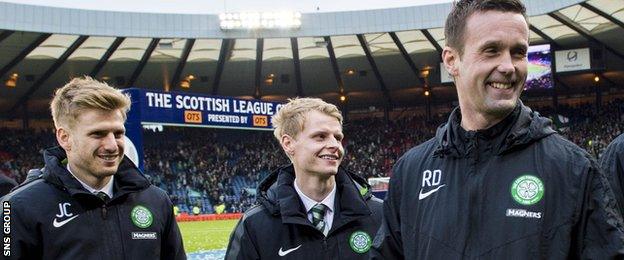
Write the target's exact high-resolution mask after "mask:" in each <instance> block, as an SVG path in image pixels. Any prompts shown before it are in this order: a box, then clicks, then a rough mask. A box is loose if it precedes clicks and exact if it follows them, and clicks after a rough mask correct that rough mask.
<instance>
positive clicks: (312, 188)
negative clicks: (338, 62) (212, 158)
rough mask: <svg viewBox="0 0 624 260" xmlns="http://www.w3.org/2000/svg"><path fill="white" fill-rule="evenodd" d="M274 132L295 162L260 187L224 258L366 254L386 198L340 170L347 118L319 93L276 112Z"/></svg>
mask: <svg viewBox="0 0 624 260" xmlns="http://www.w3.org/2000/svg"><path fill="white" fill-rule="evenodd" d="M273 126H274V127H275V130H274V135H275V137H276V138H277V140H278V141H279V143H280V144H281V147H282V149H283V150H284V152H285V153H286V155H287V156H288V158H289V159H290V161H291V162H292V164H291V165H288V166H285V167H282V168H280V169H278V170H277V171H275V172H273V173H272V174H270V175H269V176H267V177H266V178H265V179H264V180H263V181H262V182H261V183H260V185H259V187H258V201H259V205H258V206H256V207H253V208H251V209H249V210H248V211H247V212H245V214H244V215H243V218H242V219H241V220H240V221H239V223H238V225H237V226H236V229H235V230H234V232H233V233H232V236H231V238H230V244H229V245H228V249H227V253H226V259H278V258H280V259H281V258H284V259H298V260H302V259H368V250H369V249H370V246H371V244H372V236H374V234H375V232H376V231H377V229H378V227H379V223H380V222H381V210H382V208H381V200H379V199H377V198H375V197H373V196H372V194H371V191H370V189H369V185H368V184H367V183H366V181H365V180H364V179H362V178H361V177H359V176H356V175H354V174H352V173H350V172H348V171H347V170H346V169H344V168H342V167H340V163H341V162H342V159H343V157H344V148H343V146H342V140H343V138H344V135H343V133H342V115H341V114H340V111H339V110H338V108H336V106H334V105H331V104H328V103H325V102H324V101H322V100H321V99H318V98H298V99H294V100H291V101H290V102H289V103H288V104H286V105H285V106H283V107H282V108H281V109H280V110H279V111H278V112H277V114H276V115H275V116H273Z"/></svg>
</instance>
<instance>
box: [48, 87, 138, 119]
mask: <svg viewBox="0 0 624 260" xmlns="http://www.w3.org/2000/svg"><path fill="white" fill-rule="evenodd" d="M131 104H132V102H131V100H130V97H129V96H128V95H126V94H124V93H122V92H121V91H120V90H119V89H116V88H113V87H111V86H109V85H108V84H106V83H104V82H100V81H97V80H95V79H93V78H91V77H88V76H83V77H77V78H74V79H72V80H71V81H70V82H69V83H67V84H65V86H63V87H61V88H59V89H57V90H56V92H54V97H53V98H52V102H50V110H52V120H53V121H54V126H55V127H56V128H57V129H58V128H59V127H61V126H67V127H70V128H72V127H74V124H75V123H76V118H78V115H80V113H81V112H83V111H84V110H86V109H98V110H104V111H114V110H117V109H119V110H121V112H122V114H123V116H124V120H125V119H126V113H127V112H128V111H129V110H130V105H131Z"/></svg>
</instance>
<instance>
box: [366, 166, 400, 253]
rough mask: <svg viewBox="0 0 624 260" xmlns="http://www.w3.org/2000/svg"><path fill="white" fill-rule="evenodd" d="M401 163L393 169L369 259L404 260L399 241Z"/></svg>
mask: <svg viewBox="0 0 624 260" xmlns="http://www.w3.org/2000/svg"><path fill="white" fill-rule="evenodd" d="M400 165H401V162H399V163H397V165H396V166H395V167H394V169H393V175H392V178H390V186H389V187H388V193H387V194H386V199H385V200H384V203H383V218H382V220H381V226H380V227H379V231H377V235H376V236H375V239H374V241H373V246H372V247H371V250H370V251H369V252H370V257H371V259H404V255H403V245H402V240H401V218H400V212H399V209H400V202H401V181H400V179H401V176H400V170H399V168H400Z"/></svg>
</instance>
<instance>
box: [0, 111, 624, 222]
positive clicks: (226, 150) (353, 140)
mask: <svg viewBox="0 0 624 260" xmlns="http://www.w3.org/2000/svg"><path fill="white" fill-rule="evenodd" d="M536 110H537V111H540V113H541V114H543V115H545V116H549V117H551V118H553V119H555V118H558V119H557V120H555V121H556V122H558V124H557V127H559V129H560V133H561V134H562V135H564V136H565V137H567V138H568V139H570V140H571V141H573V142H575V143H576V144H578V145H579V146H581V147H582V148H584V149H586V150H587V151H588V152H590V153H591V154H592V155H594V156H595V157H600V155H601V153H602V152H603V150H604V149H605V148H606V146H607V145H608V144H609V143H610V142H611V140H613V138H615V137H616V136H617V135H619V134H620V133H622V132H624V101H623V100H621V99H616V100H614V101H612V102H609V103H606V104H603V106H602V107H601V108H600V109H596V107H595V106H594V105H592V104H583V105H579V106H574V107H573V106H568V105H560V106H559V107H557V109H556V110H555V109H553V108H552V107H540V108H536ZM447 116H448V115H447V114H441V115H436V116H435V117H434V118H433V119H432V120H430V121H427V120H425V119H424V118H422V117H419V116H412V115H409V114H408V113H405V114H403V115H399V116H397V117H396V118H393V119H392V120H390V122H385V121H384V120H383V119H381V118H366V119H362V120H355V121H349V122H346V124H345V135H346V139H345V142H346V144H345V149H346V151H347V153H346V158H345V162H344V165H346V166H347V167H348V168H349V169H350V170H351V171H353V172H355V173H357V174H360V175H362V176H364V177H366V178H368V177H384V176H388V175H389V174H390V170H391V167H392V165H393V164H394V162H395V161H396V159H397V158H398V157H399V156H401V155H402V154H403V153H404V152H405V151H407V150H408V149H410V148H411V147H413V146H415V145H418V144H420V143H422V142H424V141H426V140H428V139H429V138H431V137H433V136H434V134H435V130H436V128H437V126H439V125H440V124H441V123H444V122H445V121H446V118H447ZM562 118H563V119H566V120H561V119H562ZM561 121H567V123H559V122H561ZM0 134H1V135H2V136H4V137H9V136H10V138H2V139H0V174H5V175H7V176H9V177H11V178H14V179H16V180H17V181H18V182H21V181H22V180H23V179H24V177H25V173H26V172H27V171H28V169H30V168H40V167H42V166H43V164H42V156H41V152H42V151H43V148H45V147H49V146H52V145H54V144H55V139H54V135H53V133H52V132H51V131H35V130H15V129H0ZM144 137H145V174H146V175H147V176H148V177H149V178H150V179H151V181H152V182H153V183H154V184H155V185H157V186H159V187H160V188H162V189H164V190H166V191H167V192H168V193H169V194H170V196H171V199H172V201H173V202H174V204H175V205H177V206H178V207H179V209H180V212H184V213H187V214H190V212H191V209H192V208H193V207H194V206H198V207H199V208H200V209H201V213H215V212H216V210H215V209H216V207H217V206H219V205H224V207H225V209H224V212H225V213H236V212H243V211H244V210H246V209H247V208H249V207H251V206H252V205H253V204H254V202H255V194H256V190H255V188H256V186H257V185H258V183H259V181H260V180H262V179H263V178H264V177H265V176H266V175H267V174H269V173H270V172H271V171H272V170H274V169H275V168H277V167H278V166H280V165H282V164H285V163H287V162H288V161H287V158H286V157H285V156H284V154H283V152H282V151H281V148H280V147H279V145H278V144H277V142H276V141H275V140H274V137H273V135H272V133H271V132H268V131H267V132H264V131H262V132H260V131H242V130H223V129H198V128H165V131H164V132H152V131H149V130H146V131H145V132H144Z"/></svg>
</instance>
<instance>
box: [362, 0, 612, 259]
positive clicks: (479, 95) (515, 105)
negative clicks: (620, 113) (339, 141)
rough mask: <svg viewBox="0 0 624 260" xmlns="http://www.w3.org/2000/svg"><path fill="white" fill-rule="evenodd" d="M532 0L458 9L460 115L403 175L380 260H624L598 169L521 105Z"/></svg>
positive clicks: (407, 158)
mask: <svg viewBox="0 0 624 260" xmlns="http://www.w3.org/2000/svg"><path fill="white" fill-rule="evenodd" d="M525 12H526V11H525V7H524V5H523V4H522V2H520V0H462V1H457V2H456V3H455V4H454V7H453V9H452V11H451V13H450V14H449V16H448V17H447V20H446V28H445V36H446V46H445V48H444V51H443V54H442V60H443V61H444V66H446V69H447V70H448V71H449V72H450V74H451V75H452V76H453V78H454V81H455V86H456V88H457V95H458V99H459V107H458V108H456V109H455V110H454V111H453V112H452V113H451V115H450V117H449V119H448V122H447V123H446V124H445V125H443V126H441V127H440V128H439V129H438V131H437V134H436V137H434V138H433V139H431V140H429V141H427V142H425V143H423V144H421V145H419V146H417V147H415V148H413V149H411V150H410V151H408V152H407V153H406V154H405V155H403V156H402V157H401V159H399V160H398V161H397V164H396V165H395V166H394V168H393V176H392V179H391V180H390V188H389V190H388V195H387V198H386V200H385V202H384V220H383V221H382V226H381V228H380V230H379V232H378V233H377V236H376V237H375V242H374V245H373V249H372V250H371V255H372V257H373V258H374V259H381V258H385V259H612V258H621V257H622V255H621V254H622V252H623V251H622V248H623V245H624V242H623V235H622V233H621V230H622V219H621V216H620V215H619V213H618V211H617V210H616V208H615V205H616V203H615V200H614V197H613V193H612V191H611V189H610V188H609V184H608V181H607V179H606V178H605V176H604V175H603V174H602V173H601V172H600V170H599V168H598V166H597V164H596V162H595V160H594V159H592V158H591V157H590V156H589V155H588V154H587V153H586V152H585V151H583V150H582V149H580V148H579V147H577V146H576V145H574V144H572V143H571V142H569V141H567V140H565V139H564V138H562V137H561V136H560V135H558V134H557V133H556V132H555V131H554V130H553V129H552V128H551V121H550V120H548V119H546V118H543V117H540V116H539V114H538V113H536V112H533V111H531V109H530V108H528V107H526V106H524V105H523V104H522V102H520V100H519V97H520V94H521V92H522V90H523V88H524V84H525V80H526V76H527V49H528V45H529V42H528V40H529V28H528V25H527V21H526V14H525Z"/></svg>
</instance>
